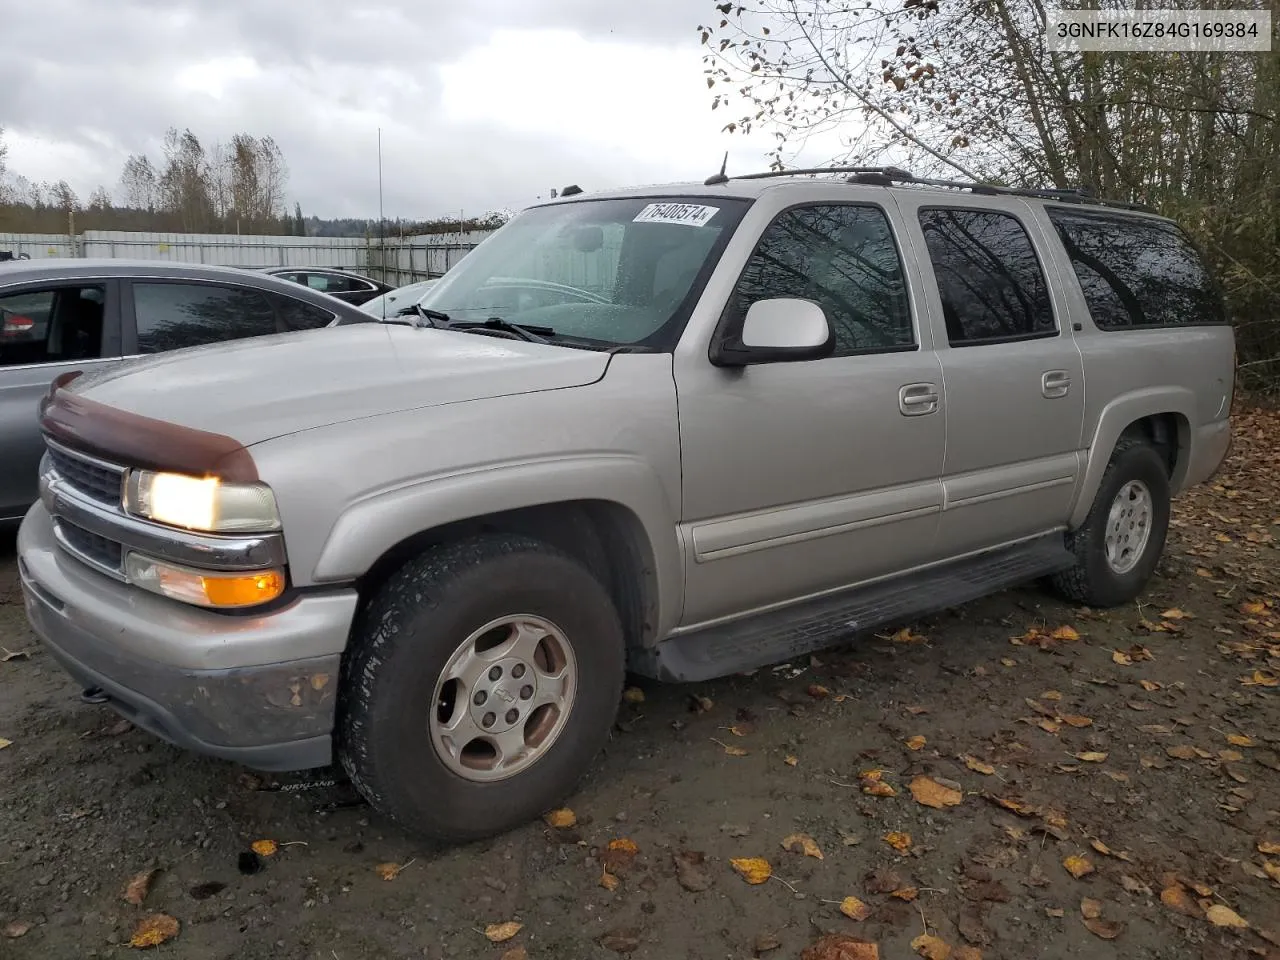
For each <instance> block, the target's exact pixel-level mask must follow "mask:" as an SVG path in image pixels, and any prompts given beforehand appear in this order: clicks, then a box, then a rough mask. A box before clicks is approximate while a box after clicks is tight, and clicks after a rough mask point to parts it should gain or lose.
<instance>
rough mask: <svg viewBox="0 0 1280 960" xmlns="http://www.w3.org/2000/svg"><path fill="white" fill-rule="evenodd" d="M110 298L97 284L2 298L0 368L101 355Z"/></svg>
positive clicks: (0, 308)
mask: <svg viewBox="0 0 1280 960" xmlns="http://www.w3.org/2000/svg"><path fill="white" fill-rule="evenodd" d="M106 300H107V291H106V288H105V287H103V286H100V285H93V284H90V285H86V286H69V287H56V288H54V289H52V290H24V291H22V292H21V293H10V294H3V295H0V367H14V366H19V365H21V364H28V363H59V362H61V361H73V360H94V359H97V358H98V357H101V356H102V334H103V321H104V316H103V307H104V305H105V304H106Z"/></svg>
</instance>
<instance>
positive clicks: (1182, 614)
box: [1160, 607, 1191, 620]
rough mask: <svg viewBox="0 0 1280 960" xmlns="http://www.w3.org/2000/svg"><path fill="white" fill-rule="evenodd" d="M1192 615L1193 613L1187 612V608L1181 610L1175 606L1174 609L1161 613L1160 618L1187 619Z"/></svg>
mask: <svg viewBox="0 0 1280 960" xmlns="http://www.w3.org/2000/svg"><path fill="white" fill-rule="evenodd" d="M1190 617H1191V614H1189V613H1187V612H1186V611H1185V610H1179V609H1178V608H1177V607H1174V608H1173V609H1172V610H1166V611H1165V612H1164V613H1162V614H1160V618H1161V619H1162V620H1186V619H1188V618H1190Z"/></svg>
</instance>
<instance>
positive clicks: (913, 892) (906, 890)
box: [889, 887, 920, 903]
mask: <svg viewBox="0 0 1280 960" xmlns="http://www.w3.org/2000/svg"><path fill="white" fill-rule="evenodd" d="M889 896H891V897H893V898H894V899H896V900H905V901H906V902H907V903H910V902H911V901H912V900H914V899H915V898H916V897H918V896H920V889H919V887H899V888H898V889H897V890H895V891H893V893H891V894H889Z"/></svg>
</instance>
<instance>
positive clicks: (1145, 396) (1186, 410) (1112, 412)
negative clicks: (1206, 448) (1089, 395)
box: [1067, 386, 1196, 530]
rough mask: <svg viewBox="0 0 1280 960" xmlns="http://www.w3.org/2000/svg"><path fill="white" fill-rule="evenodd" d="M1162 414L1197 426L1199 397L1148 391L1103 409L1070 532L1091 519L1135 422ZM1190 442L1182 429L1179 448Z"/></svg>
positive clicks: (1175, 482) (1182, 464)
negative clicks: (1123, 437) (1119, 443)
mask: <svg viewBox="0 0 1280 960" xmlns="http://www.w3.org/2000/svg"><path fill="white" fill-rule="evenodd" d="M1161 413H1174V414H1178V415H1180V416H1181V417H1182V418H1183V419H1184V420H1185V421H1186V422H1187V423H1188V424H1191V423H1195V422H1196V419H1195V413H1196V395H1195V394H1194V393H1193V392H1192V391H1191V390H1188V389H1186V388H1185V387H1173V386H1162V387H1148V388H1146V389H1143V390H1134V391H1133V392H1131V393H1125V394H1121V395H1120V396H1118V397H1116V398H1115V399H1114V400H1112V401H1111V402H1110V403H1108V404H1107V405H1106V406H1105V407H1103V408H1102V412H1101V413H1100V414H1099V416H1098V425H1097V427H1096V428H1095V429H1094V432H1093V439H1092V440H1091V441H1090V443H1089V460H1088V465H1087V466H1086V468H1085V474H1084V480H1083V482H1082V483H1081V484H1080V488H1079V491H1078V493H1077V495H1076V502H1075V505H1074V506H1073V507H1072V510H1071V517H1070V519H1069V520H1068V522H1067V525H1068V527H1069V528H1070V529H1072V530H1074V529H1076V528H1077V527H1079V526H1080V524H1082V523H1084V520H1085V517H1087V516H1088V515H1089V510H1090V508H1091V507H1092V506H1093V498H1094V497H1095V496H1097V493H1098V488H1099V487H1100V486H1102V474H1103V473H1104V472H1105V471H1106V469H1107V463H1108V462H1109V461H1110V460H1111V452H1112V451H1113V450H1114V449H1115V447H1116V442H1117V441H1118V440H1119V439H1120V435H1121V434H1123V433H1124V431H1125V429H1126V428H1127V427H1128V426H1129V425H1130V424H1132V423H1134V422H1135V421H1137V420H1141V419H1142V418H1143V417H1150V416H1155V415H1156V414H1161ZM1190 442H1191V439H1190V432H1189V431H1188V432H1187V433H1186V435H1184V431H1182V430H1181V429H1180V430H1179V436H1178V444H1179V446H1180V447H1181V446H1183V445H1185V444H1189V443H1190ZM1184 454H1185V451H1179V455H1178V465H1177V467H1176V468H1175V470H1174V476H1173V478H1172V481H1171V486H1172V488H1173V489H1174V490H1177V489H1179V487H1180V484H1181V476H1180V473H1185V472H1186V465H1187V462H1188V457H1187V456H1185V455H1184Z"/></svg>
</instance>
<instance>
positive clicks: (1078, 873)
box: [1062, 853, 1093, 880]
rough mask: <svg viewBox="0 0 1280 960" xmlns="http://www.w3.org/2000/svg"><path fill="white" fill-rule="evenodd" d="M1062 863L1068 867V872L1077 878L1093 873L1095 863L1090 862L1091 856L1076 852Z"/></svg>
mask: <svg viewBox="0 0 1280 960" xmlns="http://www.w3.org/2000/svg"><path fill="white" fill-rule="evenodd" d="M1062 865H1063V866H1064V867H1066V868H1067V873H1069V874H1071V875H1072V876H1073V877H1075V878H1076V879H1077V880H1079V879H1080V878H1081V877H1084V876H1088V875H1089V874H1091V873H1093V864H1092V863H1090V862H1089V858H1088V857H1086V856H1084V855H1083V854H1078V853H1077V854H1074V855H1072V856H1070V857H1067V859H1065V860H1063V861H1062Z"/></svg>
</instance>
